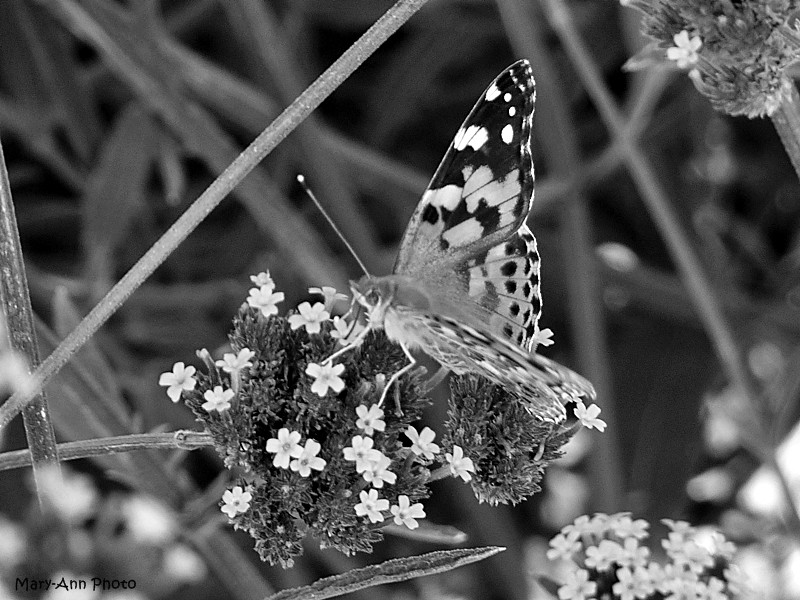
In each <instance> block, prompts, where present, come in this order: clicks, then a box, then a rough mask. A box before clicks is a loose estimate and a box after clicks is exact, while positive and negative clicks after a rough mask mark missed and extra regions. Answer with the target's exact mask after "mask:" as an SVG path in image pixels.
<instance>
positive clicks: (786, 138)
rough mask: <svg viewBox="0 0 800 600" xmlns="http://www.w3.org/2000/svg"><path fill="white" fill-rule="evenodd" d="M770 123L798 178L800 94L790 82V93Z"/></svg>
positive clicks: (799, 163) (799, 166)
mask: <svg viewBox="0 0 800 600" xmlns="http://www.w3.org/2000/svg"><path fill="white" fill-rule="evenodd" d="M772 124H773V125H775V130H776V131H777V132H778V135H779V136H780V138H781V141H782V142H783V147H784V148H785V149H786V154H788V155H789V160H791V161H792V166H793V167H794V170H795V173H797V176H798V178H800V94H798V93H797V86H796V85H795V84H794V83H792V93H791V95H790V96H789V98H788V99H787V100H785V101H784V102H783V103H781V105H780V106H779V107H778V110H777V111H775V114H774V115H772Z"/></svg>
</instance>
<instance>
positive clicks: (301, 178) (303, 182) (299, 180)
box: [297, 175, 369, 276]
mask: <svg viewBox="0 0 800 600" xmlns="http://www.w3.org/2000/svg"><path fill="white" fill-rule="evenodd" d="M297 183H299V184H300V185H301V186H302V187H303V189H304V190H305V192H306V194H308V197H309V198H311V201H312V202H313V203H314V204H315V205H316V207H317V208H318V209H319V212H321V213H322V216H323V217H325V220H326V221H327V222H328V223H329V224H330V226H331V228H332V229H333V230H334V231H335V232H336V235H338V236H339V239H340V240H342V242H343V243H344V245H345V246H346V247H347V249H348V250H349V251H350V254H352V255H353V258H355V259H356V262H357V263H358V266H359V267H361V270H362V271H364V275H367V276H369V271H367V267H366V266H364V263H363V262H362V261H361V259H360V258H359V257H358V254H356V251H355V250H354V249H353V247H352V246H351V245H350V242H348V241H347V238H346V237H344V234H343V233H342V232H341V230H340V229H339V227H337V226H336V223H334V221H333V219H331V217H330V215H328V213H327V211H326V210H325V209H324V208H322V204H320V203H319V200H317V197H316V196H315V195H314V192H312V191H311V190H310V189H309V187H308V184H306V178H305V177H304V176H303V175H298V176H297Z"/></svg>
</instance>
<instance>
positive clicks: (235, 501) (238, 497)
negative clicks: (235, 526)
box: [220, 485, 253, 519]
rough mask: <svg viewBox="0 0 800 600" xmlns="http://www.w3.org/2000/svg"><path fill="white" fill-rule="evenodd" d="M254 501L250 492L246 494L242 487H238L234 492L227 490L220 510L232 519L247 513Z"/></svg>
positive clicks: (223, 495)
mask: <svg viewBox="0 0 800 600" xmlns="http://www.w3.org/2000/svg"><path fill="white" fill-rule="evenodd" d="M252 499H253V495H252V494H251V493H250V492H245V491H244V490H243V489H242V486H240V485H237V486H235V487H234V488H233V489H232V490H225V493H224V494H222V501H223V502H224V504H223V505H222V508H220V510H221V511H222V512H224V513H225V514H226V515H228V517H229V518H231V519H232V518H233V517H235V516H236V515H238V514H241V513H244V512H247V510H248V509H249V508H250V501H251V500H252Z"/></svg>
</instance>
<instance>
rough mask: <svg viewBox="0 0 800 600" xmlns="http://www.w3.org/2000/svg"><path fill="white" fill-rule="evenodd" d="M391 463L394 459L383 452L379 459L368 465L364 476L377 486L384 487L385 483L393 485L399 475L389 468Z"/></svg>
mask: <svg viewBox="0 0 800 600" xmlns="http://www.w3.org/2000/svg"><path fill="white" fill-rule="evenodd" d="M391 464H392V459H391V458H389V457H388V456H384V455H383V454H381V456H380V458H379V459H378V460H377V461H375V462H371V463H369V464H368V465H367V468H366V469H364V472H363V473H362V477H364V479H365V480H366V481H367V482H368V483H371V484H372V487H375V488H382V487H383V484H384V483H388V484H389V485H392V484H393V483H394V482H395V481H397V475H395V474H394V473H392V472H391V471H389V470H388V469H389V466H390V465H391Z"/></svg>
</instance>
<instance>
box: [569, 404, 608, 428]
mask: <svg viewBox="0 0 800 600" xmlns="http://www.w3.org/2000/svg"><path fill="white" fill-rule="evenodd" d="M599 414H600V407H599V406H597V404H590V405H589V406H588V407H587V406H586V405H585V404H584V403H583V402H581V401H580V400H578V402H577V403H576V406H575V416H576V417H577V418H578V420H579V421H580V422H581V425H583V426H584V427H586V428H587V429H597V431H600V432H603V431H605V430H606V426H607V423H606V422H605V421H603V419H598V418H597V415H599Z"/></svg>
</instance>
